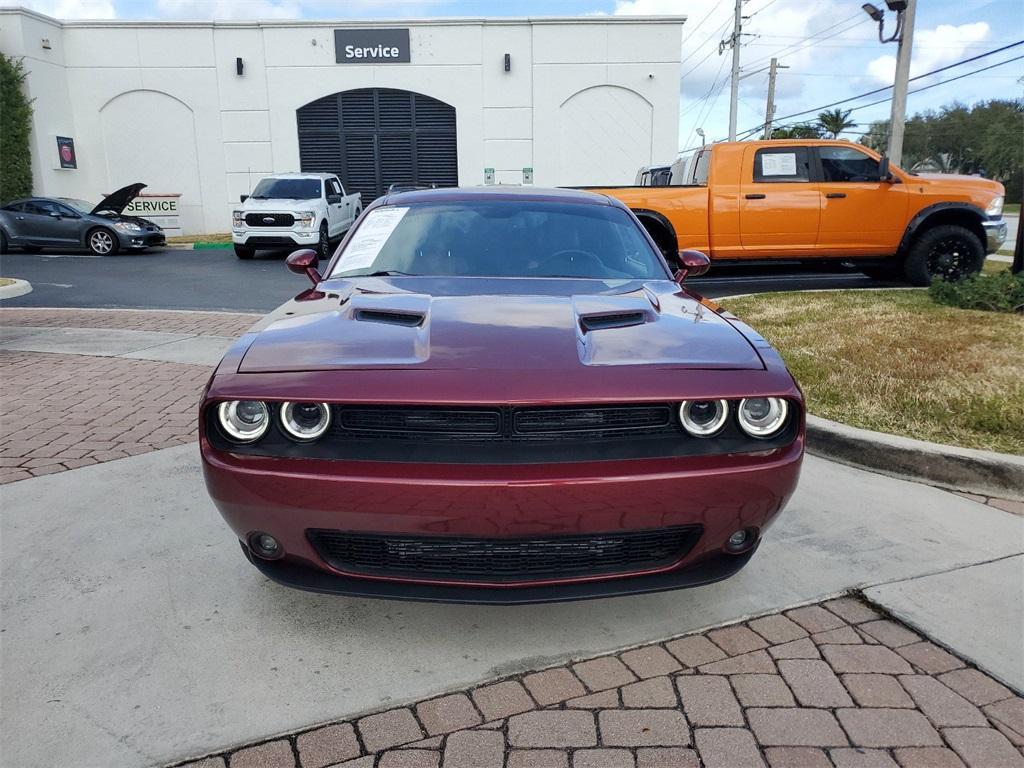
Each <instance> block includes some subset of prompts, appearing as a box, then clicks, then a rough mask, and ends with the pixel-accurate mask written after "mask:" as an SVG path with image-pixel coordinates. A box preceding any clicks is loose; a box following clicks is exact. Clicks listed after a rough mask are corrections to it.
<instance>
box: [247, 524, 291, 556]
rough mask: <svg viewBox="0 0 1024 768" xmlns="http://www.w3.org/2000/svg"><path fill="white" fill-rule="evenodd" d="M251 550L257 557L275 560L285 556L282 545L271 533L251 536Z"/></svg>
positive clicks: (257, 533)
mask: <svg viewBox="0 0 1024 768" xmlns="http://www.w3.org/2000/svg"><path fill="white" fill-rule="evenodd" d="M249 548H250V549H252V552H253V554H254V555H256V556H257V557H262V558H263V559H265V560H274V559H276V558H278V557H280V556H281V555H283V554H284V549H283V548H282V547H281V543H280V542H279V541H278V540H277V539H275V538H274V537H273V536H271V535H270V534H269V533H261V532H258V531H257V532H256V533H253V534H251V535H250V536H249Z"/></svg>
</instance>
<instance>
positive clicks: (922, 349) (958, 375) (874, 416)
mask: <svg viewBox="0 0 1024 768" xmlns="http://www.w3.org/2000/svg"><path fill="white" fill-rule="evenodd" d="M722 303H723V305H724V306H725V307H726V308H727V309H729V310H730V311H731V312H733V313H735V314H736V315H737V316H739V317H740V318H742V319H743V320H744V321H746V322H748V323H750V324H751V325H752V326H753V327H754V328H756V329H757V330H758V331H759V332H760V333H761V334H763V335H764V336H765V338H767V339H768V340H769V341H771V342H772V344H773V345H774V346H775V348H776V349H778V350H779V352H780V353H781V354H782V357H783V358H784V359H785V361H786V364H787V365H788V366H789V369H790V370H791V371H792V372H793V375H794V376H795V377H796V379H797V381H799V382H800V385H801V386H802V387H803V390H804V394H805V395H806V397H807V401H808V407H809V409H810V412H811V413H813V414H815V415H816V416H823V417H825V418H826V419H832V420H834V421H841V422H843V423H845V424H849V425H851V426H855V427H862V428H864V429H873V430H876V431H879V432H888V433H891V434H897V435H905V436H907V437H915V438H918V439H921V440H930V441H932V442H936V443H946V444H948V445H960V446H963V447H966V448H984V449H987V450H993V451H1001V452H1003V453H1016V454H1022V455H1024V317H1021V316H1018V315H1011V314H1003V313H998V312H980V311H975V310H966V309H956V308H953V307H944V306H940V305H938V304H934V303H932V301H931V299H929V298H928V293H927V291H926V290H925V289H921V290H877V291H866V290H858V291H828V292H821V293H773V294H765V295H761V296H748V297H745V298H738V299H731V300H723V301H722Z"/></svg>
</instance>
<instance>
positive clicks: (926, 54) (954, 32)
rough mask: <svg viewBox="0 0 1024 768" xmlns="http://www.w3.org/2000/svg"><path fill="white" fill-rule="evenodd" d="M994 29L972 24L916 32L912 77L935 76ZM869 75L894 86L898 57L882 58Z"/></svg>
mask: <svg viewBox="0 0 1024 768" xmlns="http://www.w3.org/2000/svg"><path fill="white" fill-rule="evenodd" d="M990 32H991V28H990V27H989V25H988V24H987V23H986V22H984V21H977V22H974V23H972V24H961V25H960V26H958V27H954V26H953V25H951V24H941V25H939V26H938V27H936V28H935V29H921V30H915V32H914V50H913V53H912V55H911V59H910V76H911V77H914V76H915V75H920V74H921V73H923V72H931V71H932V70H933V69H937V68H939V67H941V66H943V65H945V64H951V63H952V62H954V61H959V60H960V59H962V58H964V57H965V54H966V53H967V51H968V48H969V47H970V45H971V44H972V43H978V42H981V41H983V40H987V39H988V37H989V33H990ZM868 74H869V75H871V76H872V77H873V78H874V79H875V80H877V81H878V82H879V83H883V84H884V85H892V81H893V78H894V77H895V75H896V57H895V56H890V55H885V56H879V57H878V58H876V59H873V60H872V61H871V62H869V63H868Z"/></svg>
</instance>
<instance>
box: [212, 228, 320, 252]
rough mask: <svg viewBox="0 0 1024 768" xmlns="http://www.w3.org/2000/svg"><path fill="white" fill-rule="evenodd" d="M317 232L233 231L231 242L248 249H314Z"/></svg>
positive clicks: (318, 238)
mask: <svg viewBox="0 0 1024 768" xmlns="http://www.w3.org/2000/svg"><path fill="white" fill-rule="evenodd" d="M319 240H320V232H319V230H315V229H313V230H282V229H269V228H268V229H234V230H232V231H231V241H232V242H233V243H234V244H235V245H244V246H248V247H249V248H295V247H299V248H302V247H316V244H317V243H318V242H319Z"/></svg>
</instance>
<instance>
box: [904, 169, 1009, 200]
mask: <svg viewBox="0 0 1024 768" xmlns="http://www.w3.org/2000/svg"><path fill="white" fill-rule="evenodd" d="M922 181H923V182H924V183H925V184H928V185H935V186H940V187H941V186H945V187H949V188H951V189H959V190H966V191H972V192H992V193H993V194H997V195H1001V194H1003V191H1004V188H1003V185H1002V184H1000V183H999V182H998V181H994V180H992V179H985V178H982V177H981V176H968V175H965V174H957V173H918V174H916V175H914V176H911V177H910V181H909V182H908V183H911V184H914V183H921V182H922Z"/></svg>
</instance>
